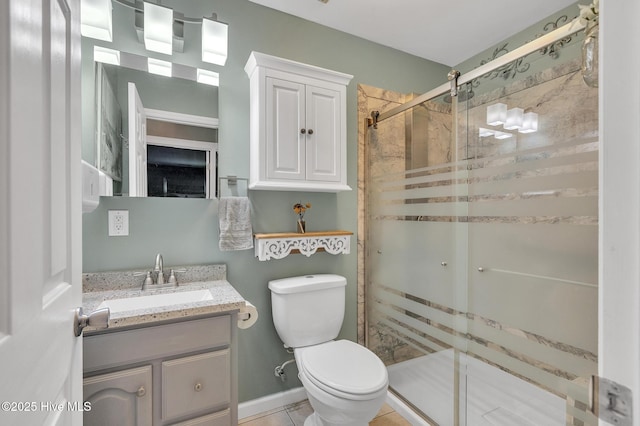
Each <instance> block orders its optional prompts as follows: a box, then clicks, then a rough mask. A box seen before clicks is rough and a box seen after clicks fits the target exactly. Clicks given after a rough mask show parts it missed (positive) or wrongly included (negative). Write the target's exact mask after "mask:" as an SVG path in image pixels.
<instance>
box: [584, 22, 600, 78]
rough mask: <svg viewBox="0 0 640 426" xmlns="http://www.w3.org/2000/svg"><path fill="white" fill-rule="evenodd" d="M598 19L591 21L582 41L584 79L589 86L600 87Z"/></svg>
mask: <svg viewBox="0 0 640 426" xmlns="http://www.w3.org/2000/svg"><path fill="white" fill-rule="evenodd" d="M598 27H599V26H598V21H595V22H589V23H588V24H587V26H586V28H585V29H584V41H583V42H582V79H583V80H584V82H585V83H586V84H587V86H589V87H598V35H599V32H598V29H599V28H598Z"/></svg>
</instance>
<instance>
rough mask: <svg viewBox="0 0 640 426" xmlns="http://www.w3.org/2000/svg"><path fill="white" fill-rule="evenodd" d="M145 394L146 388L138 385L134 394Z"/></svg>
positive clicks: (141, 395) (140, 395)
mask: <svg viewBox="0 0 640 426" xmlns="http://www.w3.org/2000/svg"><path fill="white" fill-rule="evenodd" d="M146 394H147V390H146V389H145V388H144V386H140V387H139V388H138V391H137V392H136V395H138V396H139V397H143V396H145V395H146Z"/></svg>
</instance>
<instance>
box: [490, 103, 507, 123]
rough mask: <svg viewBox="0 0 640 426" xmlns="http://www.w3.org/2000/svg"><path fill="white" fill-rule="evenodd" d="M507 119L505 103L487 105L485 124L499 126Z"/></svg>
mask: <svg viewBox="0 0 640 426" xmlns="http://www.w3.org/2000/svg"><path fill="white" fill-rule="evenodd" d="M505 121H507V105H506V104H501V103H497V104H493V105H489V106H488V107H487V124H488V125H489V126H499V125H500V124H504V123H505Z"/></svg>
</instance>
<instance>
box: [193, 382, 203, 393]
mask: <svg viewBox="0 0 640 426" xmlns="http://www.w3.org/2000/svg"><path fill="white" fill-rule="evenodd" d="M193 389H195V391H196V392H200V391H201V390H202V383H196V385H195V386H194V387H193Z"/></svg>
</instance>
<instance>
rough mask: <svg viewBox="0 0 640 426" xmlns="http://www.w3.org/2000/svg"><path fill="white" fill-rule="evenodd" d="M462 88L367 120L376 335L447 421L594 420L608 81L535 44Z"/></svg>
mask: <svg viewBox="0 0 640 426" xmlns="http://www.w3.org/2000/svg"><path fill="white" fill-rule="evenodd" d="M523 64H528V66H527V67H526V70H527V71H528V72H523V71H520V72H519V73H518V72H514V73H513V74H509V75H508V78H506V79H505V78H504V77H505V73H506V72H507V70H509V69H518V67H519V69H520V70H523V69H525V67H524V66H523ZM458 92H459V93H458V96H457V97H455V96H454V97H451V95H450V94H449V93H446V94H442V95H440V96H437V97H435V98H433V99H430V100H428V101H426V102H424V103H422V104H420V105H418V106H416V107H413V108H411V109H409V110H407V111H406V112H403V113H400V114H398V115H396V116H393V117H391V118H388V119H386V120H384V121H382V122H380V123H378V125H377V126H378V128H377V129H370V130H369V134H368V138H369V140H368V145H367V150H368V151H367V152H368V161H367V170H368V178H367V181H366V184H365V186H366V188H367V208H366V209H365V211H366V212H367V217H366V220H367V225H366V228H367V237H366V238H367V240H366V261H365V263H366V265H365V266H366V295H367V325H368V327H367V330H368V336H367V337H368V346H369V347H370V348H371V349H372V350H373V351H374V352H376V353H377V354H378V355H379V356H380V357H381V358H382V359H383V361H384V362H385V363H386V364H387V365H388V369H389V376H390V384H391V388H392V389H393V391H394V392H396V393H397V394H398V395H399V396H400V397H401V398H403V399H405V400H406V401H407V402H408V403H410V404H411V405H413V406H414V407H415V408H416V409H418V410H419V411H420V412H422V414H423V415H424V416H425V418H427V419H429V420H430V421H431V422H432V423H434V424H440V425H454V424H460V425H514V424H517V425H545V426H547V425H565V424H571V425H582V424H596V423H597V421H596V420H595V418H594V417H593V416H592V415H591V414H590V413H589V412H588V411H587V400H588V391H587V385H588V377H589V376H590V375H591V374H595V373H596V370H597V355H596V354H597V293H598V291H597V276H598V274H597V265H598V258H597V248H598V242H597V238H598V139H597V133H598V107H597V89H593V88H589V87H587V86H586V85H585V84H584V83H583V82H582V78H581V74H580V65H579V62H578V61H565V62H564V63H562V64H557V63H556V62H554V61H550V60H549V59H548V58H547V57H545V56H543V55H541V54H540V53H539V52H535V53H534V54H531V55H529V56H528V57H524V58H520V59H518V63H517V64H508V65H507V66H505V67H503V68H501V69H498V70H497V71H495V72H493V71H492V72H490V73H487V74H486V75H483V76H481V77H479V78H477V79H475V80H472V81H469V82H467V83H466V84H464V85H462V86H460V87H459V88H458Z"/></svg>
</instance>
